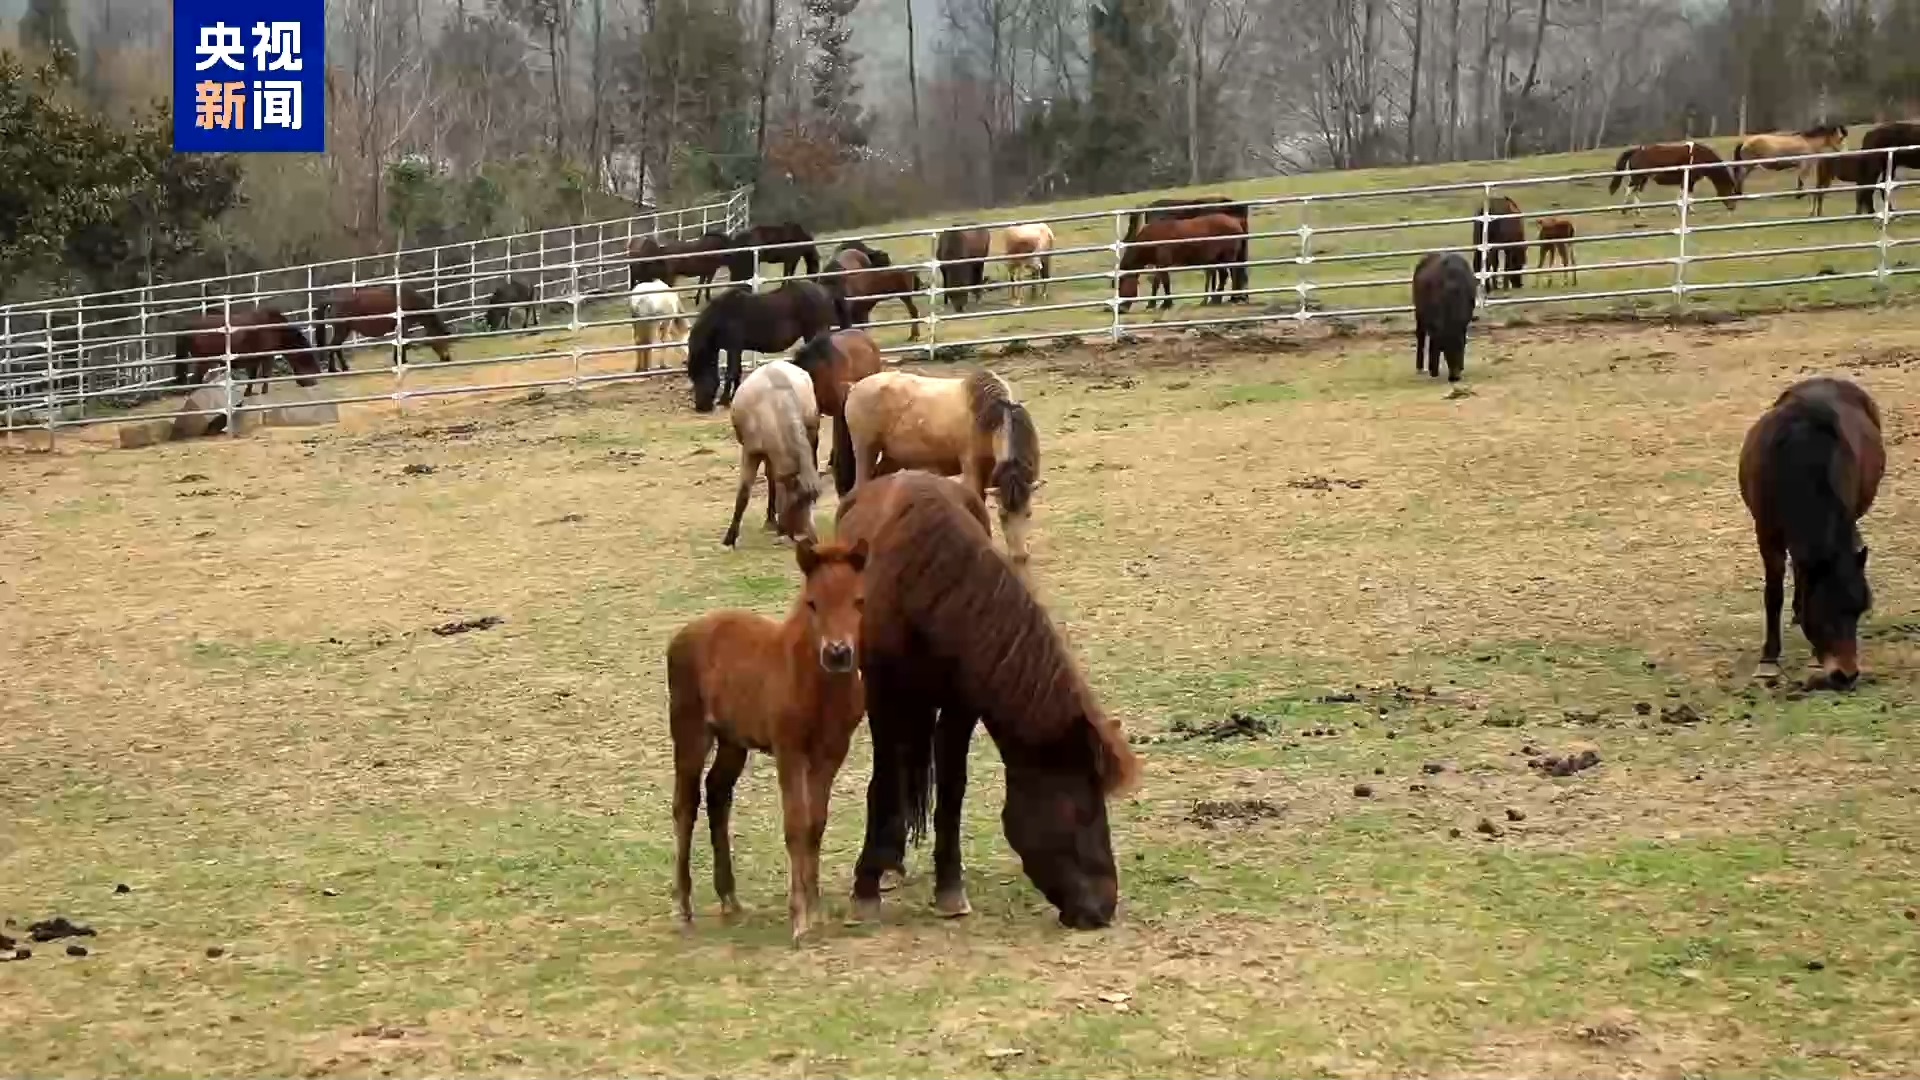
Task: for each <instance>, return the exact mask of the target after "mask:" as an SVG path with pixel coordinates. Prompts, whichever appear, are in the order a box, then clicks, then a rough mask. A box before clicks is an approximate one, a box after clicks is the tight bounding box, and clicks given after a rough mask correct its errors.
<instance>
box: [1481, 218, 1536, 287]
mask: <svg viewBox="0 0 1920 1080" xmlns="http://www.w3.org/2000/svg"><path fill="white" fill-rule="evenodd" d="M1482 219H1485V220H1482ZM1483 244H1484V246H1485V247H1486V263H1487V266H1486V270H1487V291H1488V292H1494V291H1497V290H1498V289H1499V288H1500V286H1501V285H1502V284H1504V285H1506V287H1507V288H1509V289H1518V288H1520V287H1521V286H1522V285H1524V284H1526V270H1527V225H1526V221H1525V219H1523V218H1521V217H1520V204H1519V203H1517V202H1514V201H1513V200H1512V199H1509V198H1507V197H1506V196H1505V195H1495V196H1493V197H1492V198H1490V199H1488V200H1487V201H1486V203H1485V204H1483V205H1482V206H1481V208H1480V216H1479V217H1476V218H1474V219H1473V275H1474V277H1475V278H1476V279H1477V278H1478V277H1479V276H1480V262H1481V258H1480V255H1481V247H1482V245H1483ZM1502 266H1504V267H1505V271H1504V272H1502V269H1501V268H1502Z"/></svg>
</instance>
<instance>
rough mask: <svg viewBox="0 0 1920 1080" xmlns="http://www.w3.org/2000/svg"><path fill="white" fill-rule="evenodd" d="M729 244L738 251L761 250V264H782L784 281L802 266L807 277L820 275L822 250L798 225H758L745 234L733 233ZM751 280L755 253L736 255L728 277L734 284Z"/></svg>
mask: <svg viewBox="0 0 1920 1080" xmlns="http://www.w3.org/2000/svg"><path fill="white" fill-rule="evenodd" d="M727 243H728V244H729V246H731V247H734V248H736V249H738V248H749V249H751V248H755V247H757V248H759V249H760V261H761V262H763V263H779V264H780V276H781V277H792V276H793V270H794V267H796V266H799V265H800V264H801V263H806V264H807V273H808V275H813V274H818V273H819V272H820V249H819V248H818V247H816V246H814V243H813V234H812V233H810V232H808V231H807V230H806V229H804V228H801V227H800V225H798V224H797V223H795V222H791V221H783V222H781V223H780V224H778V225H755V226H754V227H753V228H751V229H747V230H745V231H744V232H737V233H734V234H733V238H732V239H731V240H729V241H728V242H727ZM743 271H744V272H743ZM752 276H753V252H752V251H751V250H747V251H739V250H736V251H734V252H733V254H732V255H731V256H729V261H728V263H727V277H729V278H731V279H732V280H734V281H745V280H747V279H748V278H750V277H752Z"/></svg>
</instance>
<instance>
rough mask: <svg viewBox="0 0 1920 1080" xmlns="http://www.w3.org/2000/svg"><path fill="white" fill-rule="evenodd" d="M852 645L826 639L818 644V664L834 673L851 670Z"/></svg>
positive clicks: (852, 659) (844, 672) (852, 663)
mask: <svg viewBox="0 0 1920 1080" xmlns="http://www.w3.org/2000/svg"><path fill="white" fill-rule="evenodd" d="M854 659H855V657H854V651H853V646H852V645H850V644H848V643H847V642H844V641H827V642H822V643H821V645H820V666H821V667H822V668H823V669H825V670H826V671H828V672H831V673H832V674H835V675H845V674H846V673H847V672H849V671H852V670H853V665H854Z"/></svg>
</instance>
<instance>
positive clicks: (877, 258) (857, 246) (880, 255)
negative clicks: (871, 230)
mask: <svg viewBox="0 0 1920 1080" xmlns="http://www.w3.org/2000/svg"><path fill="white" fill-rule="evenodd" d="M849 251H857V252H859V253H860V254H862V255H865V256H866V257H867V265H868V266H892V265H893V256H891V255H889V254H887V252H886V249H884V248H877V247H873V246H872V245H870V244H868V243H867V242H866V241H865V240H849V241H847V242H846V243H844V244H841V245H840V246H839V247H837V248H835V249H834V251H833V258H834V261H836V262H838V261H839V259H840V256H842V255H845V254H846V253H847V252H849Z"/></svg>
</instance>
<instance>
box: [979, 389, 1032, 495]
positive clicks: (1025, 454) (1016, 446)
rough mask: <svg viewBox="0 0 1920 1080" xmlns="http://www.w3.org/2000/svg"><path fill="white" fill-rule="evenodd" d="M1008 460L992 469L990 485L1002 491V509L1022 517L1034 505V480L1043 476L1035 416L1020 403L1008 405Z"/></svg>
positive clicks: (1010, 402)
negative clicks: (1034, 422)
mask: <svg viewBox="0 0 1920 1080" xmlns="http://www.w3.org/2000/svg"><path fill="white" fill-rule="evenodd" d="M1005 411H1006V418H1007V456H1006V458H1004V459H1003V460H1001V461H1000V462H999V463H998V464H996V465H995V466H994V467H993V478H992V480H991V483H992V485H993V486H994V487H996V488H998V489H999V491H1000V505H1001V506H1004V507H1006V509H1007V511H1008V512H1009V513H1015V514H1018V513H1021V512H1023V511H1025V510H1026V509H1027V507H1028V506H1030V505H1032V503H1033V489H1034V485H1035V480H1036V478H1037V477H1038V476H1039V474H1040V433H1039V432H1038V431H1037V430H1035V429H1034V426H1033V416H1032V414H1030V413H1028V412H1027V407H1026V406H1025V405H1022V404H1020V403H1019V402H1017V401H1009V402H1007V404H1006V410H1005Z"/></svg>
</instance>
